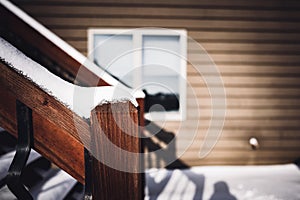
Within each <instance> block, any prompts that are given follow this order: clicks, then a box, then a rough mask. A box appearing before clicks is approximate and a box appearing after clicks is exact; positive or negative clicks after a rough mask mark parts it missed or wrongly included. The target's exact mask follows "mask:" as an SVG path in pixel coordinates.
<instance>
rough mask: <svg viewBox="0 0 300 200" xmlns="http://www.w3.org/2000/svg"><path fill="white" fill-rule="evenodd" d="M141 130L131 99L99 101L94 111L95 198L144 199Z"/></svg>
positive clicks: (92, 148)
mask: <svg viewBox="0 0 300 200" xmlns="http://www.w3.org/2000/svg"><path fill="white" fill-rule="evenodd" d="M139 134H140V133H139V127H138V110H137V108H136V107H135V106H133V105H132V104H131V102H129V101H126V102H119V103H107V104H103V105H99V106H97V107H96V108H95V109H94V110H93V111H92V113H91V153H92V154H93V155H92V164H91V165H92V169H91V171H92V186H91V187H92V195H93V199H94V200H95V199H97V200H98V199H101V200H108V199H110V200H114V199H115V200H119V199H129V200H140V199H143V190H144V188H143V187H144V186H143V177H142V176H143V174H142V173H138V172H140V171H141V167H142V166H143V165H142V163H141V159H140V157H139V155H138V153H140V152H141V142H140V141H141V140H140V137H139ZM135 172H136V173H135Z"/></svg>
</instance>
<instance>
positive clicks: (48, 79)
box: [0, 37, 138, 118]
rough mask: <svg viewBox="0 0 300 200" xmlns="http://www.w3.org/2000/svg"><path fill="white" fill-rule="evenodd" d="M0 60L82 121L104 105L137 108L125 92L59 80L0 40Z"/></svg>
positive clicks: (130, 96) (133, 100)
mask: <svg viewBox="0 0 300 200" xmlns="http://www.w3.org/2000/svg"><path fill="white" fill-rule="evenodd" d="M0 59H1V60H3V61H4V62H5V63H7V64H8V65H9V66H10V67H11V68H13V69H14V70H15V71H17V72H18V73H20V74H22V75H24V76H25V77H26V78H27V79H28V80H30V81H32V82H33V83H35V84H36V85H38V86H39V87H40V88H41V89H42V90H44V91H45V92H47V93H48V94H50V95H51V96H53V97H54V98H55V99H57V100H58V101H60V102H61V103H63V104H64V105H65V106H67V107H68V108H70V109H71V110H72V111H73V112H75V113H76V114H78V115H79V116H81V117H84V118H90V114H91V110H93V109H94V108H95V107H96V106H97V105H100V104H103V103H109V102H110V103H115V102H124V101H130V102H131V103H132V104H133V105H134V106H136V107H137V106H138V103H137V101H136V99H135V98H134V97H133V96H132V95H131V94H130V93H129V92H128V91H127V90H124V88H120V87H116V86H103V87H80V86H77V85H73V84H71V83H68V82H66V81H64V80H62V79H61V78H59V77H58V76H56V75H54V74H52V73H51V72H49V71H48V70H47V69H46V68H44V67H43V66H41V65H40V64H38V63H36V62H35V61H33V60H31V59H30V58H28V57H27V56H25V55H24V54H23V53H22V52H20V51H19V50H18V49H16V48H15V47H13V46H12V45H11V44H10V43H8V42H7V41H5V40H4V39H3V38H1V37H0Z"/></svg>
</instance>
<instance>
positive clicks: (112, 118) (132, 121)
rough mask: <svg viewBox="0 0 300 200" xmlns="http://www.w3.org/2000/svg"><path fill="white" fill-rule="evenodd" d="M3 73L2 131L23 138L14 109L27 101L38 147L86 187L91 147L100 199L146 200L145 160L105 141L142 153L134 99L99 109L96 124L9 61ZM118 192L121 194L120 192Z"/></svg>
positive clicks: (94, 117)
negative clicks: (86, 160) (111, 147)
mask: <svg viewBox="0 0 300 200" xmlns="http://www.w3.org/2000/svg"><path fill="white" fill-rule="evenodd" d="M0 70H1V72H2V73H1V74H0V94H1V96H3V97H6V98H5V99H4V98H3V99H1V100H0V124H1V126H2V127H4V128H5V129H7V130H8V131H9V132H11V133H12V134H13V135H15V136H17V130H16V114H15V106H14V105H15V101H16V99H17V100H19V101H21V102H23V103H24V104H26V105H27V106H28V107H30V108H31V109H32V112H33V130H34V144H35V146H34V149H36V150H37V151H38V152H39V153H41V154H42V155H43V156H45V157H46V158H48V159H50V160H51V161H52V162H54V163H55V164H56V165H58V166H59V167H61V168H62V169H63V170H65V171H66V172H68V173H69V174H70V175H72V176H73V177H74V178H76V179H77V180H78V181H80V182H82V183H84V180H85V177H84V176H85V172H84V155H83V152H84V145H83V144H85V145H86V144H90V145H88V146H87V148H89V149H91V151H92V152H91V153H92V155H93V156H94V158H92V165H91V168H92V173H93V175H92V194H93V197H94V199H122V198H125V199H134V200H135V199H136V200H138V199H142V198H143V186H144V184H143V177H142V176H143V174H142V173H140V172H141V168H142V165H143V164H142V160H140V159H139V157H137V156H129V157H124V156H122V155H121V154H119V153H118V151H116V152H113V151H109V150H108V149H109V148H108V146H107V144H106V143H104V142H103V141H104V140H102V139H103V138H101V136H103V135H105V136H106V137H108V139H109V140H110V141H111V142H112V143H113V144H115V145H116V146H119V147H120V148H121V149H123V150H125V151H128V152H132V153H140V152H141V151H142V147H141V140H140V137H139V134H140V132H139V127H138V124H139V123H138V120H139V113H138V110H137V108H136V107H135V106H133V105H132V103H131V102H130V101H125V102H119V103H118V102H117V103H113V104H111V103H110V104H103V105H100V106H97V107H96V108H95V109H94V110H93V111H92V114H91V118H90V121H89V120H88V121H86V120H84V119H82V118H81V117H79V116H78V115H76V114H75V113H74V112H72V111H71V110H70V109H68V108H67V107H66V106H65V105H63V104H62V103H60V102H59V101H57V100H56V99H55V98H54V97H53V96H51V95H49V94H48V93H47V92H45V91H44V90H43V89H41V88H40V86H38V85H36V84H34V83H33V82H31V81H30V80H29V79H28V78H26V77H24V76H23V75H22V74H20V73H19V72H17V71H16V70H15V69H13V68H11V67H10V66H9V65H8V64H7V63H5V62H4V61H1V62H0ZM112 107H114V109H111V108H112ZM74 120H75V121H76V125H75V124H74ZM96 122H97V123H96ZM90 124H91V126H90ZM120 124H121V127H120ZM78 132H79V133H80V136H79V135H78ZM128 134H129V135H128ZM99 155H102V156H103V155H105V156H106V157H112V158H113V159H115V161H116V162H117V163H119V164H120V165H124V164H125V165H126V168H127V169H131V170H132V172H131V173H130V172H129V173H128V172H124V171H122V169H118V168H116V169H115V168H112V167H109V166H106V164H105V163H102V160H100V161H99ZM120 156H122V157H120ZM116 188H117V189H118V192H115V190H116Z"/></svg>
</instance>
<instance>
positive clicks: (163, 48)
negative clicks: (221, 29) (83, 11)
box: [88, 29, 187, 120]
mask: <svg viewBox="0 0 300 200" xmlns="http://www.w3.org/2000/svg"><path fill="white" fill-rule="evenodd" d="M88 40H89V41H88V55H89V58H90V59H91V60H93V61H94V62H95V63H96V64H97V65H99V66H101V67H102V68H103V69H105V70H106V71H107V72H109V73H110V74H112V75H113V76H115V77H117V78H118V79H119V80H121V81H122V82H124V83H125V84H126V85H128V86H130V87H132V88H134V89H142V90H143V91H144V92H145V93H146V98H145V112H146V114H145V117H146V118H148V119H150V120H184V119H185V115H186V113H185V110H186V51H187V50H186V43H187V39H186V31H185V30H169V29H130V30H122V29H89V31H88Z"/></svg>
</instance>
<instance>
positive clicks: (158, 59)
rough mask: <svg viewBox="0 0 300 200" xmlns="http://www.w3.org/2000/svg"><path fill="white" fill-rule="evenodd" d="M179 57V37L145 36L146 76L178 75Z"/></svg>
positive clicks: (144, 59) (144, 65) (144, 57)
mask: <svg viewBox="0 0 300 200" xmlns="http://www.w3.org/2000/svg"><path fill="white" fill-rule="evenodd" d="M179 55H180V44H179V36H152V35H147V36H143V67H144V69H143V71H144V75H146V76H149V75H152V76H153V75H156V76H161V75H162V76H164V75H173V76H174V75H178V73H179V72H180V60H181V59H180V56H179Z"/></svg>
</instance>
